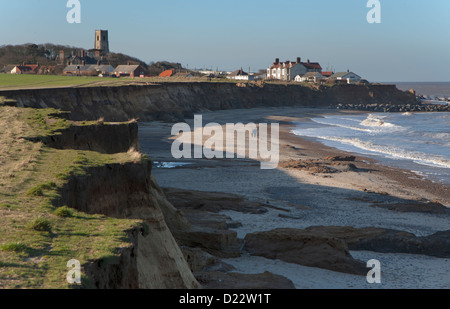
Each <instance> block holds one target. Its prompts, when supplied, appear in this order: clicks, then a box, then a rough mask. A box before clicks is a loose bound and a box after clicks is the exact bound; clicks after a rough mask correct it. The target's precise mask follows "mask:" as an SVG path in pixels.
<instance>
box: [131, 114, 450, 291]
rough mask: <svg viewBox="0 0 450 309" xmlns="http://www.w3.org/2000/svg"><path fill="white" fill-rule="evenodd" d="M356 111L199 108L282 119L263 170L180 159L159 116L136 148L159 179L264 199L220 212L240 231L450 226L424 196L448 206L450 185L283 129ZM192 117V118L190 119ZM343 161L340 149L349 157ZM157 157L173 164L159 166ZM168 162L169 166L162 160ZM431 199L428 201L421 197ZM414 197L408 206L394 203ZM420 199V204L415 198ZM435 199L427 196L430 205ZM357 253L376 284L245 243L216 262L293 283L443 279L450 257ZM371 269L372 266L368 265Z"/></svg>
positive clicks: (419, 284)
mask: <svg viewBox="0 0 450 309" xmlns="http://www.w3.org/2000/svg"><path fill="white" fill-rule="evenodd" d="M344 112H345V113H355V112H352V111H336V110H328V109H318V108H306V107H303V108H292V107H289V108H257V109H247V110H242V109H239V110H227V111H217V112H205V113H202V116H203V123H204V124H205V123H211V122H215V123H218V124H220V125H224V124H226V123H237V122H242V123H249V122H253V123H279V124H280V140H279V149H280V163H279V165H278V168H276V169H270V170H262V169H260V162H258V160H252V159H236V158H235V159H209V160H208V159H180V160H176V159H174V158H173V157H172V154H171V145H172V142H173V139H171V128H172V125H173V124H170V123H163V122H152V123H141V124H140V132H139V135H140V143H141V147H142V152H144V153H145V154H147V155H148V156H149V157H150V158H151V159H152V160H154V161H155V162H156V165H157V166H158V164H159V166H160V167H159V168H158V167H155V168H154V170H153V175H154V176H155V177H156V179H157V182H158V183H159V185H160V186H161V187H163V188H177V189H184V190H197V191H206V192H222V193H227V194H235V195H238V196H241V197H243V198H245V199H246V200H249V201H254V202H258V203H263V204H266V205H270V206H271V207H269V208H267V212H265V213H248V212H247V213H244V212H239V211H235V210H225V211H221V212H220V215H222V216H226V218H228V220H229V222H234V223H236V222H238V223H240V224H234V225H233V228H230V229H232V230H234V231H236V232H237V235H238V238H241V239H243V238H244V237H245V236H246V235H247V234H249V233H255V232H261V231H269V230H273V229H276V228H293V229H305V228H308V227H314V226H339V227H349V226H351V227H355V228H365V227H376V228H384V229H395V230H400V231H404V232H408V233H412V234H414V235H416V236H417V237H425V236H429V235H432V234H433V233H436V232H439V231H446V230H448V229H449V223H450V216H449V215H448V214H447V213H444V214H440V213H436V212H433V211H429V209H427V206H428V205H429V203H430V202H433V203H434V204H436V205H441V206H442V205H444V206H446V207H450V190H449V187H448V186H446V185H442V184H439V183H436V182H432V181H430V180H427V179H424V178H423V177H421V176H419V175H417V174H415V173H414V172H412V171H408V170H401V169H395V168H392V167H389V166H384V165H382V164H381V163H380V162H377V161H376V160H374V159H371V158H367V157H363V156H360V155H358V154H352V153H346V152H342V151H340V150H337V149H335V148H330V147H326V146H324V145H322V144H321V143H318V142H315V141H312V140H308V139H303V138H299V137H298V136H295V135H293V134H292V133H290V131H291V129H292V128H293V123H294V122H298V121H309V119H310V118H312V117H319V116H320V115H324V114H331V113H333V114H336V113H344ZM187 123H188V124H191V125H192V121H191V120H189V119H188V120H187ZM351 156H354V158H351V159H349V160H348V161H341V160H340V159H339V158H342V157H347V158H348V157H351ZM163 162H164V164H169V166H170V164H171V163H176V164H179V165H178V166H177V167H175V168H163V165H162V164H161V163H163ZM165 167H167V166H165ZM427 203H428V204H427ZM405 204H407V205H411V204H412V205H413V206H412V210H414V211H411V206H410V207H409V208H408V210H407V211H405V210H404V209H403V210H402V211H399V210H398V209H397V210H395V209H392V208H390V206H392V205H405ZM415 204H417V209H414V207H415V206H414V205H415ZM434 204H433V205H434ZM351 255H352V256H353V257H354V258H355V259H358V260H360V261H363V262H367V261H368V260H370V259H378V260H379V261H380V262H381V272H382V283H381V284H369V283H367V281H366V278H365V277H363V276H356V275H351V274H343V273H339V272H335V271H331V270H326V269H319V268H316V267H307V266H302V265H298V264H292V263H286V262H282V261H279V260H272V259H267V258H263V257H258V256H252V255H250V254H247V253H245V252H243V254H242V255H241V256H240V257H236V258H228V259H224V260H223V261H224V262H226V263H228V264H230V265H232V266H234V267H235V271H236V272H240V273H262V272H264V271H270V272H272V273H274V274H278V275H282V276H285V277H286V278H288V279H290V280H291V281H292V282H293V283H294V285H295V287H296V288H299V289H304V288H449V287H450V259H448V258H438V257H434V256H429V255H419V254H405V253H381V252H372V251H351ZM368 270H369V269H368Z"/></svg>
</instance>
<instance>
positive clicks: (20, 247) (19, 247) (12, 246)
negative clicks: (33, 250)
mask: <svg viewBox="0 0 450 309" xmlns="http://www.w3.org/2000/svg"><path fill="white" fill-rule="evenodd" d="M0 249H1V250H3V251H10V252H25V251H26V250H27V246H26V245H24V244H23V243H21V242H9V243H6V244H3V245H1V246H0Z"/></svg>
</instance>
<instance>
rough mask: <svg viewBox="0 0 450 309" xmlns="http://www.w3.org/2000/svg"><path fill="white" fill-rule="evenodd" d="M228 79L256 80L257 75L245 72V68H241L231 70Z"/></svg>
mask: <svg viewBox="0 0 450 309" xmlns="http://www.w3.org/2000/svg"><path fill="white" fill-rule="evenodd" d="M227 78H228V79H235V80H254V79H255V77H254V76H253V75H249V74H248V73H247V72H244V70H242V69H239V70H236V71H234V72H231V73H230V74H228V76H227Z"/></svg>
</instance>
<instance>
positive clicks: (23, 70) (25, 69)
mask: <svg viewBox="0 0 450 309" xmlns="http://www.w3.org/2000/svg"><path fill="white" fill-rule="evenodd" d="M38 69H39V65H38V64H24V65H16V66H14V67H13V69H12V70H11V71H9V73H10V74H37V73H38ZM7 73H8V72H7Z"/></svg>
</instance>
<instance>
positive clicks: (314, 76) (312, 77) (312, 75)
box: [295, 72, 325, 83]
mask: <svg viewBox="0 0 450 309" xmlns="http://www.w3.org/2000/svg"><path fill="white" fill-rule="evenodd" d="M324 78H325V77H324V76H323V75H322V74H321V73H319V72H308V73H305V74H303V75H297V76H295V81H296V82H314V83H316V82H317V81H318V80H320V79H324Z"/></svg>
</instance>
